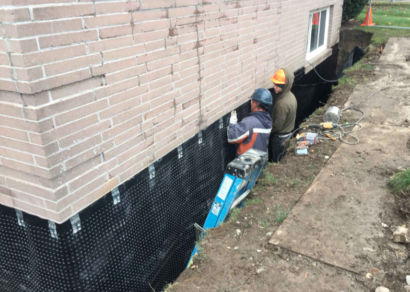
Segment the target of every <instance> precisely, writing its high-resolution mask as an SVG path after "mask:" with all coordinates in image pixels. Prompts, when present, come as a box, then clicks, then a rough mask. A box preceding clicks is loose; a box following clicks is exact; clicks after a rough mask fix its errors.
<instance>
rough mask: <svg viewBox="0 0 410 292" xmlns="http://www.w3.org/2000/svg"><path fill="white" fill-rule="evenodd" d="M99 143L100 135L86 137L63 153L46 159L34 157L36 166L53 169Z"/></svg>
mask: <svg viewBox="0 0 410 292" xmlns="http://www.w3.org/2000/svg"><path fill="white" fill-rule="evenodd" d="M101 142H102V140H101V135H97V136H93V137H91V138H90V137H87V139H86V140H84V141H81V142H80V143H76V144H75V145H72V146H71V147H70V148H68V149H64V150H63V151H60V152H58V153H56V154H54V155H52V156H49V157H47V158H44V157H38V156H36V157H35V158H36V164H37V165H39V166H41V167H45V168H50V167H53V166H54V165H57V164H59V163H61V162H63V161H64V160H67V159H69V158H71V157H74V156H76V155H78V154H79V153H82V152H84V151H86V150H88V149H90V148H92V147H94V146H95V145H98V144H101Z"/></svg>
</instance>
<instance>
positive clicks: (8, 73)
mask: <svg viewBox="0 0 410 292" xmlns="http://www.w3.org/2000/svg"><path fill="white" fill-rule="evenodd" d="M0 78H3V79H13V69H12V67H9V66H0Z"/></svg>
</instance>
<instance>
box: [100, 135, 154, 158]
mask: <svg viewBox="0 0 410 292" xmlns="http://www.w3.org/2000/svg"><path fill="white" fill-rule="evenodd" d="M142 141H144V135H143V134H141V135H138V136H135V137H133V138H131V139H130V140H128V141H127V142H126V143H123V144H121V145H119V146H116V147H115V148H113V149H111V150H109V151H106V152H104V157H105V159H107V160H110V159H112V158H115V157H118V156H119V155H121V154H122V153H125V152H126V151H127V150H128V149H130V148H132V147H134V146H135V145H138V144H140V143H141V142H142ZM152 142H153V141H152ZM119 161H120V162H119V163H122V161H121V160H119Z"/></svg>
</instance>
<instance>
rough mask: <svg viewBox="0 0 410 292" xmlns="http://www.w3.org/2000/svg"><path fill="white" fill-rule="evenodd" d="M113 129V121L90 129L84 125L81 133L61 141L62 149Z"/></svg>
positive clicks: (98, 124) (101, 123) (95, 125)
mask: <svg viewBox="0 0 410 292" xmlns="http://www.w3.org/2000/svg"><path fill="white" fill-rule="evenodd" d="M110 127H111V121H104V122H99V123H97V124H94V125H92V126H90V127H88V126H87V125H84V126H83V127H82V128H81V129H82V130H81V131H78V132H75V133H74V134H71V135H69V136H66V137H64V138H61V139H59V143H60V147H68V146H70V145H73V144H75V143H78V142H80V141H83V140H86V139H88V138H89V137H90V136H92V135H95V134H98V133H102V132H104V131H105V130H107V129H109V128H110Z"/></svg>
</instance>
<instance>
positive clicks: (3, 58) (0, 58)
mask: <svg viewBox="0 0 410 292" xmlns="http://www.w3.org/2000/svg"><path fill="white" fill-rule="evenodd" d="M0 65H6V66H10V60H9V56H8V55H7V54H6V53H0Z"/></svg>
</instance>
